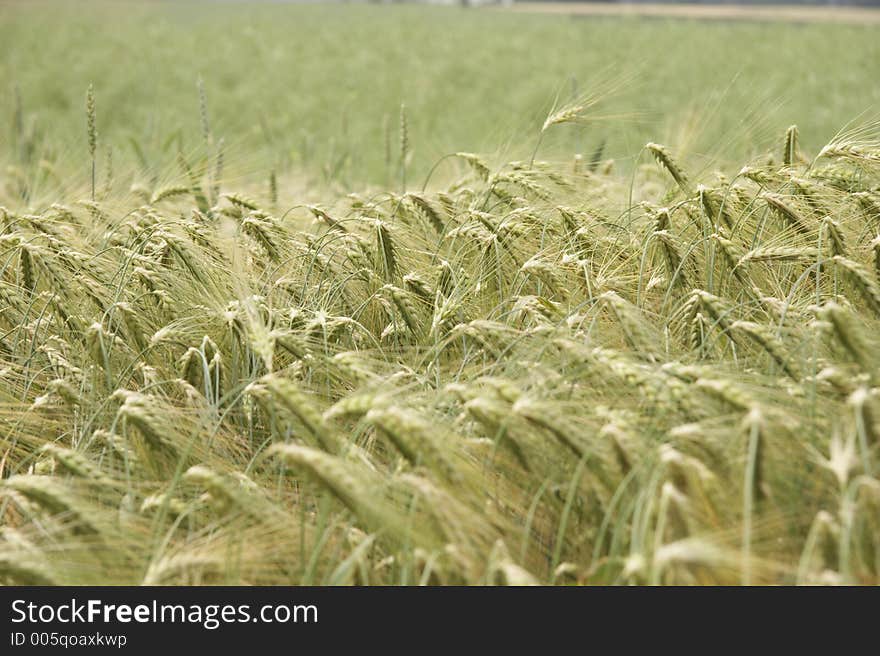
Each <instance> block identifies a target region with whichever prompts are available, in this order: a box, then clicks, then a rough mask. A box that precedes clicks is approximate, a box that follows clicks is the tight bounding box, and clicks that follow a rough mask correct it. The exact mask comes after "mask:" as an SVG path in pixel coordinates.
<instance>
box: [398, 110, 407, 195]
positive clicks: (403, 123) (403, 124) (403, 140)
mask: <svg viewBox="0 0 880 656" xmlns="http://www.w3.org/2000/svg"><path fill="white" fill-rule="evenodd" d="M408 156H409V126H408V124H407V119H406V105H404V104H403V103H401V104H400V193H406V160H407V157H408Z"/></svg>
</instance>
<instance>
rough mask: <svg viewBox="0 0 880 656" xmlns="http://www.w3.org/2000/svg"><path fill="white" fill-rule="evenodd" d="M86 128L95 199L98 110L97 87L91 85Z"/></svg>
mask: <svg viewBox="0 0 880 656" xmlns="http://www.w3.org/2000/svg"><path fill="white" fill-rule="evenodd" d="M86 130H87V134H88V140H89V157H90V158H91V163H92V174H91V179H92V200H93V201H94V200H95V172H96V171H95V169H96V164H95V153H96V152H97V150H98V112H97V107H96V105H95V88H94V86H93V85H91V84H90V85H89V89H88V91H87V92H86Z"/></svg>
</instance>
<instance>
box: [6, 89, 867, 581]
mask: <svg viewBox="0 0 880 656" xmlns="http://www.w3.org/2000/svg"><path fill="white" fill-rule="evenodd" d="M204 104H205V101H204V99H203V106H204ZM87 107H88V111H87V116H88V121H87V124H88V136H89V139H88V143H89V153H90V155H91V158H90V161H89V164H88V166H89V170H88V173H89V176H88V177H89V179H90V180H91V182H90V184H88V185H87V187H86V188H85V189H86V191H85V192H84V193H83V196H84V198H83V199H82V200H76V201H74V200H71V202H69V203H63V204H62V203H57V202H56V203H48V202H47V203H46V205H45V206H42V207H34V206H33V205H34V202H35V201H34V199H33V197H29V196H28V189H27V184H26V182H27V181H26V179H25V177H24V176H17V177H16V176H14V175H11V174H10V175H7V178H6V180H5V182H6V188H5V190H4V191H3V194H4V195H3V199H4V201H5V203H4V206H3V207H0V309H2V312H0V431H2V432H0V580H2V582H4V583H12V584H35V583H36V584H141V583H144V584H214V583H226V584H350V583H356V584H528V583H542V584H592V583H601V584H626V583H635V584H740V583H746V584H765V583H803V584H812V583H865V584H867V583H875V584H876V583H878V582H880V380H878V375H880V368H878V367H880V237H878V234H880V186H878V185H880V142H878V141H877V139H876V135H877V126H876V125H873V126H869V127H868V128H864V129H860V130H851V131H849V132H845V133H841V134H840V135H839V136H838V137H837V138H835V139H834V141H833V142H832V143H831V144H829V145H828V146H826V147H825V148H824V149H822V150H821V152H819V153H818V154H816V155H815V157H807V155H806V154H805V153H803V152H802V151H801V149H799V147H798V142H797V129H796V128H794V127H792V128H791V129H789V131H788V132H787V133H786V135H785V137H784V140H783V139H781V140H780V147H779V149H778V151H779V152H777V153H776V154H775V155H770V156H768V157H766V158H764V159H762V160H760V161H756V162H753V163H752V164H751V165H749V166H746V167H745V168H743V169H742V170H740V171H739V172H728V173H727V175H726V176H725V175H724V174H722V173H706V174H704V175H702V176H701V177H702V178H703V180H702V183H699V182H698V181H697V180H696V179H692V178H694V177H695V176H692V175H689V173H688V171H687V168H686V167H683V166H682V165H680V164H679V163H677V162H676V160H675V158H674V156H673V155H672V154H671V151H670V149H668V148H666V147H664V146H661V145H658V144H653V143H651V144H647V145H646V146H645V148H644V149H643V151H642V153H641V155H640V160H639V161H640V163H638V164H637V166H636V167H635V168H634V170H633V172H632V174H631V175H630V174H619V173H617V172H616V170H615V167H614V163H613V162H611V161H608V160H603V159H602V157H601V156H597V157H594V158H592V159H590V158H586V159H583V158H580V157H576V158H574V160H573V161H572V162H570V163H559V162H557V163H555V164H552V165H551V164H548V163H547V162H542V161H540V160H535V161H532V162H512V163H509V164H506V165H504V166H500V167H498V166H490V165H489V164H487V163H486V162H485V161H484V160H483V159H481V158H480V157H478V156H476V155H473V154H469V153H457V154H455V155H452V156H449V157H448V158H446V160H445V162H444V165H443V166H444V167H447V168H450V170H457V171H458V174H457V180H456V181H455V182H454V183H452V184H450V185H448V186H445V187H444V188H442V189H439V190H431V191H426V190H424V189H421V190H420V188H419V186H418V183H417V182H416V183H414V181H412V180H410V181H409V184H410V186H409V187H407V186H406V182H405V175H401V178H402V182H403V186H402V188H400V189H397V190H395V191H384V192H378V191H377V192H370V194H352V195H350V196H347V197H345V198H342V199H340V200H338V201H337V202H335V203H331V204H326V205H322V206H317V205H293V206H286V207H285V206H280V205H279V194H283V186H284V185H283V180H282V181H279V180H278V178H277V177H276V176H275V175H274V174H273V175H271V176H270V183H269V185H267V187H268V192H264V191H260V190H259V188H257V187H254V188H251V189H248V190H245V191H246V192H247V193H246V194H243V193H237V192H236V191H235V190H233V189H226V188H224V186H225V184H224V183H223V182H222V181H223V175H222V170H221V169H222V147H221V146H218V144H216V143H215V142H214V140H213V137H212V135H211V134H210V127H209V125H208V121H207V115H206V113H204V115H203V128H204V132H205V139H206V142H208V143H210V144H212V149H210V153H212V154H211V155H210V156H208V155H205V156H204V157H200V158H197V161H191V158H187V157H186V156H183V155H182V156H181V158H180V160H181V161H180V171H181V174H180V180H182V182H179V183H178V184H173V185H166V186H160V185H158V184H156V185H153V186H151V185H150V184H143V183H138V184H136V185H135V186H133V187H132V188H131V190H130V191H126V193H118V192H113V191H112V188H113V185H110V184H108V185H104V184H103V182H102V180H101V177H102V176H101V175H98V176H96V173H95V172H96V162H95V159H96V151H97V150H98V149H97V146H98V143H97V142H98V135H97V128H96V120H95V116H96V109H95V99H94V95H93V94H92V92H91V91H90V92H89V95H88V103H87ZM583 109H584V106H583V105H577V104H575V105H572V106H568V107H563V108H562V109H560V110H559V111H556V112H554V113H552V114H551V116H550V117H549V118H548V119H547V121H546V122H545V123H544V126H543V129H542V132H543V131H545V130H548V129H553V126H555V125H558V124H561V123H567V122H571V121H575V120H579V117H581V116H582V110H583ZM402 119H403V120H402V121H401V135H400V142H401V149H402V150H403V151H404V152H402V153H401V162H403V164H402V166H401V168H402V169H404V171H402V173H405V162H406V154H407V153H406V150H407V148H408V147H409V144H408V138H407V135H406V120H405V115H403V114H402ZM655 160H656V161H655ZM456 167H457V169H456ZM102 168H103V167H102V166H100V165H99V166H98V167H97V169H98V171H99V173H100V170H101V169H102ZM84 169H85V167H84ZM84 172H85V171H84ZM96 179H97V182H96ZM418 182H420V181H418ZM116 186H117V187H118V184H117V185H116ZM102 187H106V188H105V189H102ZM428 188H430V185H428ZM126 189H127V187H126Z"/></svg>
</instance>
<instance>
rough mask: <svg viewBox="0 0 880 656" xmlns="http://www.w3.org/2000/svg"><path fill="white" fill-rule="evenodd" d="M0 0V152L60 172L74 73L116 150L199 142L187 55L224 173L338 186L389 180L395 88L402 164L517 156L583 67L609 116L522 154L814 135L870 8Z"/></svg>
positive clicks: (71, 152) (719, 146)
mask: <svg viewBox="0 0 880 656" xmlns="http://www.w3.org/2000/svg"><path fill="white" fill-rule="evenodd" d="M0 16H2V19H0V78H2V80H3V85H4V87H5V88H4V91H3V94H2V95H0V112H2V115H3V116H6V117H7V119H6V120H5V121H4V124H5V125H4V127H3V129H2V131H0V139H3V140H4V141H7V140H8V146H12V147H8V146H4V147H0V153H2V154H0V157H3V158H5V159H6V160H7V161H5V162H4V163H5V164H6V165H7V166H19V167H21V166H25V167H26V166H36V165H37V164H38V163H40V162H42V163H43V165H44V166H45V165H46V163H50V164H51V166H52V170H53V171H54V172H55V174H56V175H57V176H59V177H62V178H64V180H65V181H66V182H68V183H70V184H80V185H81V184H84V183H85V179H84V177H82V176H83V175H84V174H83V171H82V168H83V167H82V166H81V162H82V156H83V152H84V149H85V130H84V127H83V113H82V112H83V107H82V105H83V98H84V93H85V90H86V88H87V87H88V85H89V84H90V83H93V84H94V86H95V93H96V96H97V98H98V104H99V116H100V118H99V128H100V131H101V144H102V148H105V149H106V148H108V147H109V148H111V149H112V155H111V157H112V158H113V160H114V162H115V164H116V168H117V169H118V170H119V171H125V170H126V167H128V168H129V169H131V167H135V163H137V164H136V168H137V169H138V170H141V169H143V168H144V167H147V168H149V169H151V170H154V171H160V170H161V171H165V170H167V169H168V164H169V163H173V162H174V161H175V158H176V156H177V153H178V151H183V152H194V151H196V150H197V149H198V148H200V145H201V139H200V134H201V133H200V129H199V122H200V112H199V98H198V93H197V86H196V85H197V80H198V78H199V77H200V76H201V78H202V79H203V81H204V92H205V95H206V98H207V107H208V112H209V120H210V122H211V129H212V131H213V133H214V136H215V137H216V138H217V139H220V138H223V139H224V143H225V148H226V149H227V152H228V157H227V160H228V161H229V162H234V165H233V167H232V168H231V169H230V170H229V171H228V173H227V174H228V175H230V176H245V177H253V176H258V177H260V178H261V179H265V173H266V171H267V170H269V169H272V170H278V171H279V172H282V171H283V172H296V173H305V174H306V175H307V176H308V179H309V181H310V183H312V184H317V183H322V184H323V183H327V182H329V183H331V184H332V185H333V186H334V187H336V188H339V189H346V190H348V189H350V188H351V187H352V186H354V187H358V186H362V185H365V184H387V183H388V182H389V179H396V175H397V174H396V164H394V163H393V162H392V161H391V158H390V157H389V150H396V148H397V146H396V140H397V121H398V112H399V106H400V104H401V103H405V105H406V111H407V116H408V122H409V130H410V141H411V144H412V146H411V150H412V154H411V157H412V161H411V162H410V164H409V167H410V169H411V172H412V175H413V176H415V177H416V178H419V177H421V176H422V175H424V174H425V173H426V172H427V170H428V169H429V168H430V167H431V166H432V165H433V164H434V163H435V162H436V161H437V160H438V159H439V158H441V157H442V156H443V155H446V154H448V153H451V152H455V151H460V150H469V151H474V152H484V153H485V152H490V153H495V154H496V155H497V157H498V159H499V161H502V160H504V161H506V160H510V159H516V158H520V157H527V156H528V154H529V152H530V150H531V148H532V147H533V145H534V141H535V138H536V133H537V128H538V127H539V125H540V123H541V121H542V120H543V117H544V116H545V115H546V112H547V110H548V109H549V107H550V105H551V104H552V102H553V100H554V98H555V97H557V96H559V97H560V98H562V100H567V99H568V97H569V95H571V94H572V93H583V92H591V91H593V86H596V85H598V86H596V88H598V89H599V93H600V94H601V95H602V96H603V100H602V102H601V103H600V105H599V106H598V107H597V111H596V114H597V115H603V116H614V117H615V118H614V120H608V121H603V120H595V121H588V122H587V124H586V125H579V126H576V127H571V128H568V127H567V128H566V129H561V130H559V131H557V132H556V133H554V134H552V135H548V138H547V139H546V140H545V141H544V143H543V144H542V151H541V156H542V157H545V158H551V157H553V156H554V155H560V154H564V155H565V156H566V157H568V156H570V154H571V153H572V152H583V153H584V154H585V156H586V157H589V154H590V153H591V152H593V151H595V149H597V148H598V147H599V146H600V144H602V143H605V144H606V145H605V150H604V153H603V156H607V157H614V158H616V159H617V161H618V162H620V163H621V164H623V165H624V166H625V163H626V161H627V159H628V158H631V157H633V156H634V155H635V154H636V153H637V152H638V150H639V148H640V147H641V146H642V145H643V144H644V143H645V142H646V141H648V140H650V139H657V140H663V141H664V143H669V144H672V145H674V146H675V147H676V148H677V150H678V152H680V153H682V154H683V155H686V156H688V157H689V158H690V160H691V161H692V162H693V161H695V160H697V159H698V158H701V157H704V158H705V161H713V162H716V163H717V160H718V158H719V157H721V158H722V159H723V160H724V161H741V160H743V159H746V158H749V157H751V156H753V155H755V154H756V153H760V152H764V151H765V150H766V149H767V148H768V146H769V145H770V144H773V143H775V141H776V140H778V138H779V134H781V132H783V131H784V130H785V128H786V127H787V125H788V124H790V123H792V122H797V124H798V125H799V127H800V130H801V135H802V144H803V146H804V147H805V148H806V149H815V148H817V147H819V146H820V145H821V144H824V143H826V142H827V141H828V140H829V139H830V138H831V137H832V136H833V135H834V133H835V132H836V131H837V130H838V129H840V128H841V127H842V126H843V125H845V124H846V123H847V122H849V121H850V120H853V119H856V118H858V117H859V116H860V115H862V114H863V113H864V112H866V111H870V110H871V108H872V107H876V106H877V104H878V101H880V87H878V85H877V84H876V80H877V79H878V78H880V39H878V38H877V27H876V26H875V25H846V24H798V23H787V22H754V21H750V22H742V21H699V20H678V19H667V18H656V19H650V20H646V19H641V18H638V17H636V18H633V17H629V18H627V17H623V18H618V17H612V16H603V17H581V18H572V17H570V16H567V15H526V14H520V13H514V12H509V11H504V10H501V9H490V8H485V9H483V8H481V9H462V8H459V7H427V6H397V5H394V6H389V5H336V4H330V5H299V4H273V3H269V4H266V3H243V2H222V3H193V2H184V3H167V2H166V3H157V2H121V3H120V2H116V3H113V2H77V3H64V2H61V3H58V2H54V3H53V2H6V3H0ZM607 80H614V81H615V82H614V84H613V85H608V84H604V85H602V84H600V81H607ZM609 86H613V87H614V88H613V89H608V87H609ZM609 90H610V91H613V93H607V94H606V91H609ZM605 96H607V97H605ZM392 144H395V145H392ZM0 145H2V144H0ZM136 151H140V152H139V153H137V157H135V154H136ZM11 154H16V156H17V157H18V158H19V161H15V160H14V159H13V161H9V158H10V155H11ZM25 154H26V155H27V158H26V159H27V160H28V161H27V162H25V161H23V159H22V156H23V155H25ZM103 158H104V155H101V159H103ZM71 171H76V172H77V175H79V176H80V177H79V178H77V177H73V178H71V177H68V175H67V174H68V172H71ZM439 175H441V176H442V175H443V171H442V169H441V171H440V173H439Z"/></svg>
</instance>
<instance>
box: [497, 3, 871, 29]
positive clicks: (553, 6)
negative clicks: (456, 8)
mask: <svg viewBox="0 0 880 656" xmlns="http://www.w3.org/2000/svg"><path fill="white" fill-rule="evenodd" d="M510 10H511V11H518V12H528V13H531V12H540V13H553V14H571V15H572V16H644V17H651V18H696V19H707V20H756V21H790V22H800V23H857V24H863V25H864V24H871V25H876V24H880V10H878V9H872V8H869V7H804V6H790V5H764V6H760V7H751V6H743V5H690V4H687V5H686V4H659V3H657V4H653V3H650V4H628V3H627V4H617V3H593V2H582V3H581V2H579V3H569V2H518V3H516V4H515V5H513V6H512V7H510Z"/></svg>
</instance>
